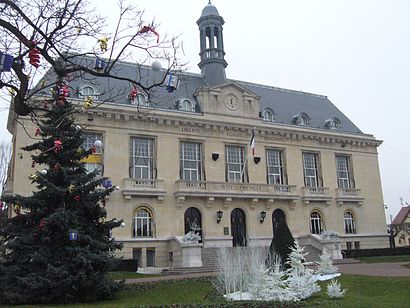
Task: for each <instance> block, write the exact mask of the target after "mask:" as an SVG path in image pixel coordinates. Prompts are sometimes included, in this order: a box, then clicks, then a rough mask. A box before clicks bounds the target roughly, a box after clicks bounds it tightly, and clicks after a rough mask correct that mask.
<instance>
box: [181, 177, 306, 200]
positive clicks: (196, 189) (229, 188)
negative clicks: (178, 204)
mask: <svg viewBox="0 0 410 308" xmlns="http://www.w3.org/2000/svg"><path fill="white" fill-rule="evenodd" d="M175 184H176V189H175V194H174V195H175V196H176V197H179V196H198V197H226V198H235V197H240V198H257V199H288V200H294V199H298V198H299V196H298V195H297V194H296V192H295V191H296V186H293V185H269V184H251V183H230V182H209V181H184V180H178V181H176V182H175Z"/></svg>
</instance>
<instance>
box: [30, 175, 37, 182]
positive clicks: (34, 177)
mask: <svg viewBox="0 0 410 308" xmlns="http://www.w3.org/2000/svg"><path fill="white" fill-rule="evenodd" d="M37 178H38V176H37V175H36V174H30V176H29V177H28V179H29V180H30V181H36V180H37Z"/></svg>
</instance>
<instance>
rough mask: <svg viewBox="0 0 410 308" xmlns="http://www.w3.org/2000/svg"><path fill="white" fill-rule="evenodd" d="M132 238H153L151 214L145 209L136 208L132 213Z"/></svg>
mask: <svg viewBox="0 0 410 308" xmlns="http://www.w3.org/2000/svg"><path fill="white" fill-rule="evenodd" d="M132 236H133V237H153V236H154V232H153V221H152V214H151V212H150V211H149V210H148V209H146V208H138V209H136V210H135V212H134V221H133V228H132Z"/></svg>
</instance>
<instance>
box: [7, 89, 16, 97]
mask: <svg viewBox="0 0 410 308" xmlns="http://www.w3.org/2000/svg"><path fill="white" fill-rule="evenodd" d="M7 90H8V91H9V94H10V95H11V96H14V95H16V91H15V90H14V89H12V88H7Z"/></svg>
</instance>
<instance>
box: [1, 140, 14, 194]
mask: <svg viewBox="0 0 410 308" xmlns="http://www.w3.org/2000/svg"><path fill="white" fill-rule="evenodd" d="M11 150H12V147H11V143H9V142H2V143H0V196H1V195H2V194H3V192H4V190H5V189H6V181H7V175H8V167H9V163H10V159H11Z"/></svg>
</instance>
